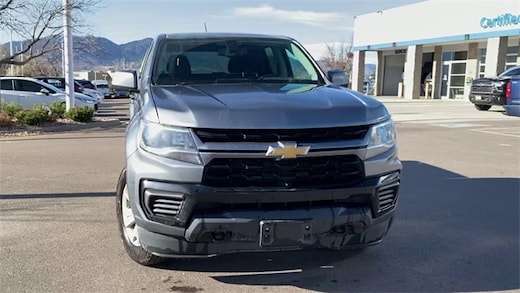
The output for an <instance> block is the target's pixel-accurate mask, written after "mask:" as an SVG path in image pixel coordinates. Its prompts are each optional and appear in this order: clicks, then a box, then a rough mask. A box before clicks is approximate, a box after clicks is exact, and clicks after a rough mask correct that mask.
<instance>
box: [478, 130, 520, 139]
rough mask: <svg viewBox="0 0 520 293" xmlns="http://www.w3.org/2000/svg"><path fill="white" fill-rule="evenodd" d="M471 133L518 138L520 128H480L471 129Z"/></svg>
mask: <svg viewBox="0 0 520 293" xmlns="http://www.w3.org/2000/svg"><path fill="white" fill-rule="evenodd" d="M471 131H475V132H481V133H487V134H495V135H501V136H508V137H518V138H520V128H518V127H501V128H480V129H471Z"/></svg>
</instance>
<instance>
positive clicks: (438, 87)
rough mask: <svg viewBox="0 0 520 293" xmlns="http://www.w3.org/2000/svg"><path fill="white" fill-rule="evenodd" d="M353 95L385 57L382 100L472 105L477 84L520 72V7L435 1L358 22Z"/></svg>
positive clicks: (506, 0) (507, 0)
mask: <svg viewBox="0 0 520 293" xmlns="http://www.w3.org/2000/svg"><path fill="white" fill-rule="evenodd" d="M353 49H354V62H353V71H352V88H353V89H354V90H358V91H362V90H363V82H364V79H365V72H364V71H365V57H366V54H367V52H376V53H377V70H376V72H375V84H374V87H375V88H374V95H376V96H401V97H403V98H405V99H418V98H434V99H468V96H469V91H470V86H471V81H472V80H473V79H475V78H479V77H484V76H496V75H497V74H498V73H501V72H503V71H504V70H506V69H507V68H510V67H513V66H516V65H520V1H519V0H500V1H496V0H474V1H470V0H430V1H424V2H419V3H416V4H412V5H407V6H401V7H397V8H393V9H388V10H382V11H376V12H373V13H369V14H364V15H359V16H356V17H355V25H354V43H353Z"/></svg>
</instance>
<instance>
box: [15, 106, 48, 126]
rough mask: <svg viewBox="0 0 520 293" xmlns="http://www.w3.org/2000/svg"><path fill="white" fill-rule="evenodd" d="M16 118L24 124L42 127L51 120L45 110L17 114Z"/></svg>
mask: <svg viewBox="0 0 520 293" xmlns="http://www.w3.org/2000/svg"><path fill="white" fill-rule="evenodd" d="M14 117H15V118H16V119H17V120H18V121H20V122H21V123H23V124H27V125H41V124H43V122H46V121H48V120H49V113H48V112H47V110H45V109H43V108H39V109H38V108H36V109H30V110H22V111H19V112H16V114H15V115H14Z"/></svg>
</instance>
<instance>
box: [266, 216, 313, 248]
mask: <svg viewBox="0 0 520 293" xmlns="http://www.w3.org/2000/svg"><path fill="white" fill-rule="evenodd" d="M313 242H314V239H313V236H312V221H309V220H262V221H260V246H261V247H273V246H275V247H276V246H294V245H309V244H312V243H313Z"/></svg>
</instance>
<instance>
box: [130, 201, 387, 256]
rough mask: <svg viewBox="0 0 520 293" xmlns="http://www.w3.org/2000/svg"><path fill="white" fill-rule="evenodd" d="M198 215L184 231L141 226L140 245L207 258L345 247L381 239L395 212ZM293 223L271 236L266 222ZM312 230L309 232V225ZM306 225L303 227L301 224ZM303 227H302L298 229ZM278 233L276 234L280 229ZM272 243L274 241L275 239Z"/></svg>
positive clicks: (164, 252)
mask: <svg viewBox="0 0 520 293" xmlns="http://www.w3.org/2000/svg"><path fill="white" fill-rule="evenodd" d="M204 216H205V217H204V218H195V219H194V221H193V222H192V223H191V224H190V225H189V226H188V228H187V229H183V230H181V231H182V232H184V233H185V236H184V237H183V236H173V235H166V234H162V233H158V232H154V231H150V230H147V229H146V228H142V227H140V226H138V230H137V231H138V235H139V240H140V242H141V245H142V246H143V248H144V249H146V250H147V251H150V252H151V253H153V254H155V255H158V256H162V257H207V256H214V255H219V254H225V253H233V252H252V251H283V250H299V249H307V248H330V249H342V248H347V247H358V246H368V245H374V244H377V243H379V242H381V241H382V239H383V237H384V236H385V235H386V233H387V231H388V229H389V228H390V225H391V223H392V220H393V211H391V212H388V213H386V214H385V215H383V216H381V217H379V218H377V219H374V218H372V216H371V213H370V209H368V208H345V207H334V208H317V209H306V210H303V209H301V210H290V211H282V210H279V211H266V212H260V211H244V212H229V213H224V214H213V215H210V214H208V215H204ZM272 223H275V224H274V225H280V224H279V223H282V224H286V225H289V226H288V227H294V228H295V229H291V228H289V229H291V230H290V232H289V233H287V231H288V229H287V228H285V229H283V228H282V229H280V230H281V231H282V232H277V230H276V229H273V228H272V227H273V225H271V226H269V227H270V228H271V229H272V230H270V231H271V232H272V234H271V235H269V237H270V239H269V241H265V240H264V239H265V238H266V236H267V233H265V229H266V228H267V227H266V224H272ZM305 225H308V227H309V229H308V230H307V231H308V233H306V230H305V228H306V226H305ZM301 227H303V228H301ZM299 228H301V229H299ZM277 233H278V234H279V235H276V234H277ZM269 242H271V243H273V244H270V243H269Z"/></svg>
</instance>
